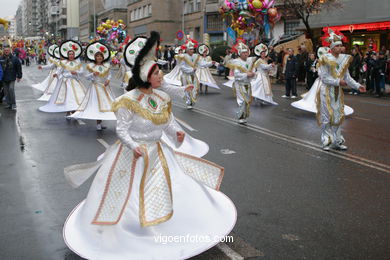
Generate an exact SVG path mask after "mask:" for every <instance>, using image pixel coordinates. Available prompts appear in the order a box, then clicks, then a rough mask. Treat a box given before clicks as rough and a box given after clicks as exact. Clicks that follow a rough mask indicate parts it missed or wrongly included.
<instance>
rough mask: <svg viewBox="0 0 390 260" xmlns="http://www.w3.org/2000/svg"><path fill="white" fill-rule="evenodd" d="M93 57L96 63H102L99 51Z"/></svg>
mask: <svg viewBox="0 0 390 260" xmlns="http://www.w3.org/2000/svg"><path fill="white" fill-rule="evenodd" d="M95 59H96V63H97V64H102V63H103V55H101V54H100V53H98V54H96V56H95Z"/></svg>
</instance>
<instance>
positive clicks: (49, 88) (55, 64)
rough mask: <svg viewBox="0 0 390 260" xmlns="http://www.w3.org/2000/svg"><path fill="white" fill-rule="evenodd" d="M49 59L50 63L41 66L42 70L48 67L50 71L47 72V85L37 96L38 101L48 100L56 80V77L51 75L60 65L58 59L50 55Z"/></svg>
mask: <svg viewBox="0 0 390 260" xmlns="http://www.w3.org/2000/svg"><path fill="white" fill-rule="evenodd" d="M49 61H50V62H51V64H50V65H46V66H42V69H43V70H46V69H50V73H49V76H50V80H49V81H48V83H47V87H46V89H44V91H43V94H42V96H40V97H39V98H38V101H49V99H50V97H51V95H52V94H53V92H54V89H55V88H56V85H57V82H58V77H53V75H54V73H56V71H57V69H58V67H59V66H60V60H59V59H56V58H53V57H50V59H49Z"/></svg>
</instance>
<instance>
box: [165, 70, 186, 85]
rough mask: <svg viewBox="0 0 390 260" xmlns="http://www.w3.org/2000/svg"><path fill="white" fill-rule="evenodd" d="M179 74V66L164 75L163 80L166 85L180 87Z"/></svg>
mask: <svg viewBox="0 0 390 260" xmlns="http://www.w3.org/2000/svg"><path fill="white" fill-rule="evenodd" d="M181 74H182V72H181V69H180V66H178V65H176V66H175V67H174V68H173V70H172V71H171V72H169V73H168V74H166V75H164V80H165V82H166V83H168V84H172V85H176V86H181Z"/></svg>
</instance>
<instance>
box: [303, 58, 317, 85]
mask: <svg viewBox="0 0 390 260" xmlns="http://www.w3.org/2000/svg"><path fill="white" fill-rule="evenodd" d="M316 66H317V59H316V55H315V54H314V53H310V54H309V59H308V60H307V62H306V83H307V86H306V89H307V90H309V89H310V88H311V86H312V85H313V83H314V81H315V80H316V79H317V78H318V72H317V68H316Z"/></svg>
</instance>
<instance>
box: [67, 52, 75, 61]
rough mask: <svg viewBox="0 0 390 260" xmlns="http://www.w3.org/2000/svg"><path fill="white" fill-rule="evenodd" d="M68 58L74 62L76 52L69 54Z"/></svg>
mask: <svg viewBox="0 0 390 260" xmlns="http://www.w3.org/2000/svg"><path fill="white" fill-rule="evenodd" d="M68 58H69V60H74V51H69V52H68Z"/></svg>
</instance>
